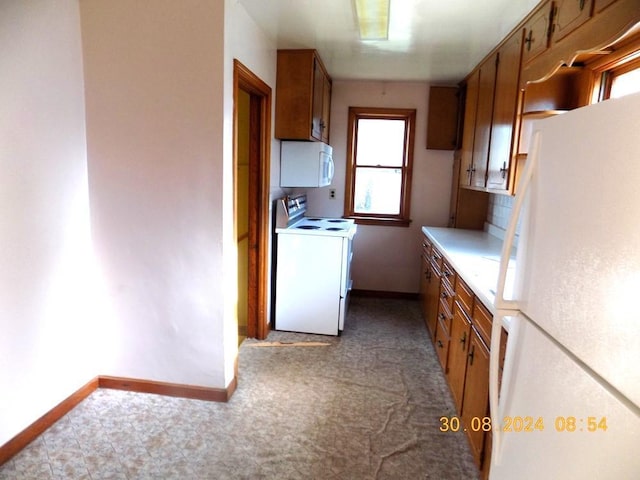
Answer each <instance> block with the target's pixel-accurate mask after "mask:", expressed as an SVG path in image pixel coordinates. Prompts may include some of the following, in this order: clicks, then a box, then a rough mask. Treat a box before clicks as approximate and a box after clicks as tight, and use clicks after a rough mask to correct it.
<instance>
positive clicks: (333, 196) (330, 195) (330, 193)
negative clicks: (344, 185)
mask: <svg viewBox="0 0 640 480" xmlns="http://www.w3.org/2000/svg"><path fill="white" fill-rule="evenodd" d="M329 198H332V199H333V198H336V189H335V188H331V189H329Z"/></svg>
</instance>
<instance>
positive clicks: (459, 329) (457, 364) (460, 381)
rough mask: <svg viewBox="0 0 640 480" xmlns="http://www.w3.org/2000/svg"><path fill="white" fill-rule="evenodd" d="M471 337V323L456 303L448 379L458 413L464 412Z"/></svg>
mask: <svg viewBox="0 0 640 480" xmlns="http://www.w3.org/2000/svg"><path fill="white" fill-rule="evenodd" d="M470 336H471V322H470V321H469V319H468V318H467V316H466V315H465V314H464V312H463V311H462V309H461V308H460V305H459V304H458V302H457V301H456V302H455V303H454V305H453V320H452V322H451V343H450V344H449V362H448V367H449V370H448V372H447V377H448V380H449V386H450V387H451V393H452V394H453V400H454V402H455V404H456V411H457V412H458V413H460V412H462V396H463V394H464V378H465V374H466V372H467V353H468V352H469V341H470Z"/></svg>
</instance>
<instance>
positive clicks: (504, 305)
mask: <svg viewBox="0 0 640 480" xmlns="http://www.w3.org/2000/svg"><path fill="white" fill-rule="evenodd" d="M539 146H540V132H539V131H536V132H534V134H533V138H532V140H531V150H530V154H529V156H528V158H527V163H526V165H525V168H524V172H522V177H521V178H520V182H519V183H518V188H517V190H518V194H517V195H516V196H515V198H514V202H513V208H512V210H511V217H510V218H509V224H508V225H507V229H506V231H505V235H504V242H503V243H502V253H501V255H500V270H499V271H498V284H497V286H496V295H495V301H494V305H495V307H496V309H508V310H517V309H518V304H517V301H516V300H513V299H512V300H507V299H505V295H504V290H505V284H506V280H507V270H508V268H509V259H510V258H511V250H512V248H513V241H514V238H515V236H516V229H517V227H518V220H519V219H520V214H521V213H522V206H523V204H524V199H525V197H526V194H527V191H528V190H529V187H530V185H531V178H532V177H533V169H534V166H535V163H536V161H537V158H538V150H539ZM516 268H517V265H516Z"/></svg>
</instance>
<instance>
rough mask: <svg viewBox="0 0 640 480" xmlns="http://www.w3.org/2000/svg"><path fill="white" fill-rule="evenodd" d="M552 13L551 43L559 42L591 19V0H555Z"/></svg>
mask: <svg viewBox="0 0 640 480" xmlns="http://www.w3.org/2000/svg"><path fill="white" fill-rule="evenodd" d="M554 4H555V5H554V12H553V28H552V32H551V38H552V39H553V43H556V42H559V41H560V40H562V39H563V38H564V37H566V36H567V35H569V34H570V33H571V32H573V31H574V30H575V29H576V28H578V27H579V26H580V25H582V24H583V23H584V22H586V21H587V20H589V18H591V7H592V6H593V0H555V1H554Z"/></svg>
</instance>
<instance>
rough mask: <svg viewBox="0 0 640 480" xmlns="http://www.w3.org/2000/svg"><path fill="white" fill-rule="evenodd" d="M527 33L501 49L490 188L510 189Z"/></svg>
mask: <svg viewBox="0 0 640 480" xmlns="http://www.w3.org/2000/svg"><path fill="white" fill-rule="evenodd" d="M523 37H524V31H523V30H520V31H519V32H516V33H515V34H513V35H512V36H511V37H509V38H508V39H507V41H506V42H505V43H504V44H503V45H502V46H501V47H500V50H498V71H497V74H496V92H495V100H494V103H493V122H492V126H491V143H490V147H489V164H488V167H487V188H488V189H490V190H507V189H508V188H509V183H510V182H509V180H510V175H509V173H510V170H511V163H512V162H511V159H512V155H513V149H514V145H515V144H516V142H515V140H516V139H514V138H513V132H514V125H515V122H516V110H517V107H518V96H519V82H520V62H521V59H522V41H523Z"/></svg>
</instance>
